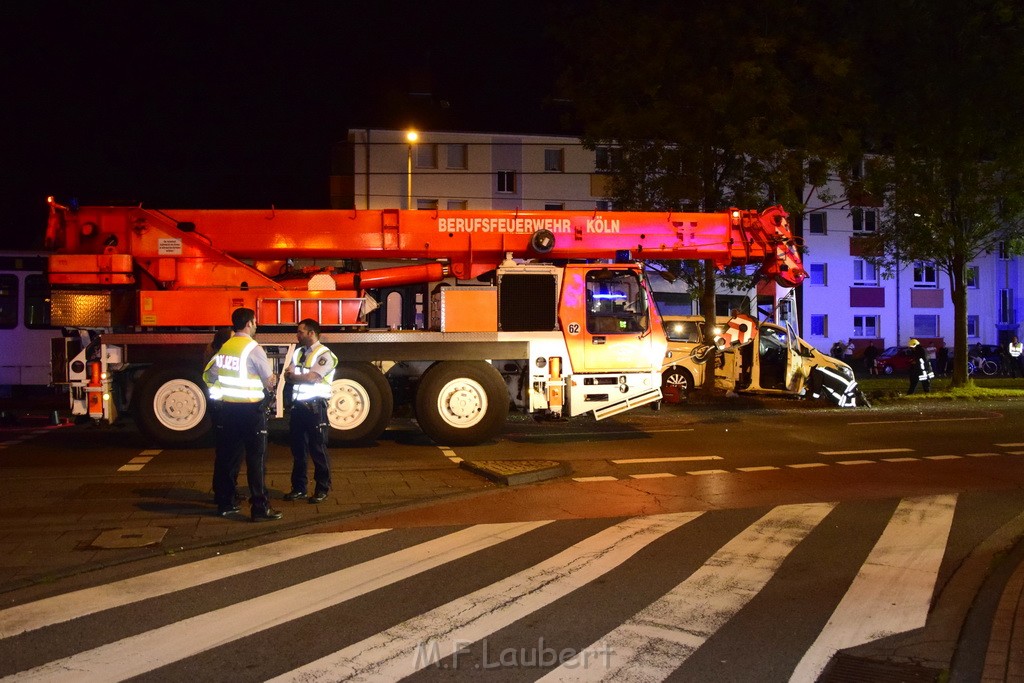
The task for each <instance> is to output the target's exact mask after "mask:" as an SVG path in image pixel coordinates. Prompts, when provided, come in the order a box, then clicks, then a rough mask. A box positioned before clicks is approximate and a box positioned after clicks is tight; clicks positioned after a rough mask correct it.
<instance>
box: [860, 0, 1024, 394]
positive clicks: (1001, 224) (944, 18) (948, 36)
mask: <svg viewBox="0 0 1024 683" xmlns="http://www.w3.org/2000/svg"><path fill="white" fill-rule="evenodd" d="M865 9H866V10H868V11H867V12H866V13H865V14H866V16H869V17H871V18H872V19H873V20H874V21H871V22H870V25H864V26H862V27H861V30H862V31H863V33H862V36H863V40H864V41H867V40H868V38H870V40H871V41H872V44H873V45H874V50H873V52H872V53H870V54H871V55H872V56H871V58H869V59H866V60H865V62H864V63H863V65H862V66H863V69H864V70H863V75H862V79H863V80H862V83H863V84H864V85H865V87H866V91H867V93H868V95H869V97H870V99H871V100H873V101H874V102H875V103H876V106H875V108H874V110H873V112H872V113H871V114H870V116H867V117H866V118H865V124H866V125H865V128H864V131H863V132H864V135H863V136H862V140H863V141H865V146H864V150H865V151H867V152H874V153H875V154H876V156H873V157H870V156H869V160H868V163H867V164H866V171H865V176H864V180H863V181H859V180H851V179H847V182H846V185H847V189H848V192H847V194H848V195H850V196H857V195H864V193H865V192H866V193H867V194H868V195H873V196H874V197H876V198H877V199H879V200H881V204H882V207H883V211H882V220H881V221H880V225H879V228H878V230H877V232H876V234H875V235H874V236H873V237H872V238H871V240H870V241H871V243H872V244H870V245H869V246H870V248H871V249H872V250H873V252H874V253H875V254H876V255H877V256H876V260H877V262H878V263H879V264H880V265H881V266H883V268H884V269H885V270H886V271H887V272H890V273H891V272H892V271H893V270H894V269H897V268H904V267H906V266H907V264H910V263H913V262H930V263H934V264H935V266H936V267H937V268H939V269H941V270H942V271H943V272H945V273H946V274H947V275H948V276H949V282H950V297H951V299H952V303H953V309H954V350H955V354H954V365H953V381H952V384H953V386H954V387H960V386H964V385H966V384H967V383H968V382H969V378H968V375H967V353H966V352H967V267H968V265H969V264H970V262H971V261H972V260H973V259H975V258H976V257H978V256H979V255H981V254H984V253H991V252H993V251H994V250H996V249H998V248H1000V246H1001V243H1002V246H1003V247H1004V248H1006V246H1008V245H1009V246H1011V248H1012V246H1013V245H1018V246H1019V241H1020V238H1021V236H1022V235H1024V127H1022V126H1021V124H1020V122H1021V120H1022V116H1024V98H1022V97H1021V94H1020V93H1021V92H1024V10H1021V9H1020V8H1019V6H1018V4H1017V3H1014V2H1010V1H1006V0H981V1H978V2H971V3H963V2H952V1H950V0H939V1H935V2H933V1H930V0H929V1H923V0H922V1H918V0H887V1H886V2H884V3H883V2H878V3H877V6H875V7H873V8H870V7H868V8H865ZM865 44H866V42H865ZM1018 250H1019V249H1018Z"/></svg>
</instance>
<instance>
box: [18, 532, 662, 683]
mask: <svg viewBox="0 0 1024 683" xmlns="http://www.w3.org/2000/svg"><path fill="white" fill-rule="evenodd" d="M545 524H550V520H548V521H541V522H513V523H507V524H479V525H476V526H472V527H469V528H466V529H462V530H461V531H456V532H454V533H451V534H447V535H445V536H442V537H441V538H437V539H434V540H432V541H426V542H424V543H420V544H418V545H415V546H412V547H411V548H405V549H403V550H399V551H397V552H393V553H390V554H388V555H385V556H383V557H378V558H375V559H373V560H369V561H367V562H363V563H361V564H357V565H354V566H351V567H346V568H345V569H341V570H338V571H335V572H331V573H329V574H324V575H323V576H319V577H317V578H315V579H311V580H309V581H304V582H302V583H298V584H295V585H293V586H289V587H287V588H282V589H280V590H276V591H274V592H272V593H267V594H266V595H261V596H258V597H255V598H251V599H249V600H244V601H242V602H239V603H235V604H233V605H229V606H227V607H222V608H220V609H216V610H213V611H212V612H205V613H203V614H197V615H196V616H194V617H190V618H188V619H184V620H182V621H179V622H175V623H172V624H168V625H166V626H162V627H159V628H155V629H152V630H150V631H146V632H144V633H139V634H137V635H134V636H129V637H127V638H123V639H121V640H118V641H114V642H112V643H108V644H106V645H101V646H99V647H96V648H93V649H91V650H86V651H83V652H80V653H78V654H75V655H71V656H69V657H64V658H62V659H58V660H55V661H52V662H48V663H46V664H43V665H40V666H37V667H35V668H33V669H30V670H28V671H24V672H19V673H18V674H17V677H18V678H19V679H21V680H28V679H32V678H34V679H36V680H58V679H61V678H62V679H64V680H69V681H71V680H74V681H81V680H108V681H110V680H124V679H127V678H131V677H133V676H138V675H141V674H144V673H146V672H149V671H153V670H155V669H157V668H159V667H162V666H166V665H168V664H171V663H173V662H178V661H182V660H184V659H187V658H188V657H192V656H194V655H196V654H199V653H201V652H206V651H207V650H210V649H212V648H214V647H219V646H221V645H226V644H227V643H232V642H235V641H237V640H239V639H240V638H244V637H246V636H249V635H252V634H255V633H260V632H262V631H265V630H267V629H270V628H273V627H275V626H279V625H281V624H286V623H288V622H290V621H293V620H295V619H300V618H302V617H305V616H308V615H310V614H315V613H317V612H319V611H321V610H325V609H328V608H330V607H333V606H335V605H340V604H342V603H344V602H346V601H348V600H352V599H354V598H357V597H359V596H361V595H366V594H367V593H370V592H372V591H375V590H379V589H381V588H383V587H385V586H389V585H392V584H394V583H397V582H399V581H402V580H404V579H407V578H409V577H412V576H416V575H417V574H421V573H423V572H425V571H429V570H431V569H436V568H437V567H440V566H443V565H445V564H447V563H449V562H453V561H455V560H458V559H460V558H463V557H466V556H468V555H471V554H473V553H476V552H479V551H481V550H484V549H486V548H490V547H493V546H496V545H498V544H500V543H503V542H505V541H507V540H509V539H512V538H516V537H518V536H521V535H523V534H525V533H527V532H530V531H533V530H534V529H538V528H540V527H542V526H544V525H545ZM623 524H625V523H623ZM649 526H654V525H653V524H650V525H649ZM632 533H633V535H634V536H639V535H641V534H638V533H637V532H636V530H635V529H634V530H633V531H632ZM651 540H654V539H653V538H652V539H651ZM531 587H533V586H531ZM255 615H258V617H257V616H255ZM410 659H411V658H409V657H406V658H405V660H410ZM335 680H336V679H335Z"/></svg>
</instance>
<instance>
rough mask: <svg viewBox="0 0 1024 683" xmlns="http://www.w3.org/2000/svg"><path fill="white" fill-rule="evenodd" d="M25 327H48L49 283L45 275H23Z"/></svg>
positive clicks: (36, 328) (40, 328)
mask: <svg viewBox="0 0 1024 683" xmlns="http://www.w3.org/2000/svg"><path fill="white" fill-rule="evenodd" d="M25 327H27V328H29V329H32V330H42V329H47V328H49V327H50V283H49V281H48V280H47V279H46V276H45V275H40V274H38V273H37V274H34V275H28V276H26V277H25Z"/></svg>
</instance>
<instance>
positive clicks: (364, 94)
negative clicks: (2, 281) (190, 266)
mask: <svg viewBox="0 0 1024 683" xmlns="http://www.w3.org/2000/svg"><path fill="white" fill-rule="evenodd" d="M354 4H356V3H353V2H345V3H341V2H328V1H326V0H325V1H322V2H279V3H270V2H245V3H241V2H222V1H220V0H209V1H207V2H183V1H174V2H148V1H146V0H141V1H140V0H136V1H135V2H80V3H71V2H66V3H60V2H44V1H33V0H14V1H13V2H10V3H5V6H4V8H3V9H0V24H2V28H0V70H2V71H0V87H2V90H0V92H2V96H3V103H2V104H0V117H2V120H3V122H4V123H5V125H4V135H3V138H2V140H0V141H2V148H0V168H2V172H3V175H2V177H0V199H2V201H3V204H2V206H0V235H3V237H4V242H5V246H6V248H34V247H38V246H39V245H40V243H41V238H42V234H43V232H44V229H45V219H46V209H45V198H46V196H47V195H48V194H54V195H55V196H57V198H58V200H61V201H68V200H70V199H72V198H77V199H79V200H80V201H81V202H82V203H83V204H86V203H106V202H115V201H133V202H144V203H145V204H147V205H150V206H157V207H159V206H164V207H173V206H190V207H197V208H199V207H211V208H213V207H218V208H248V207H256V206H267V205H270V204H275V205H276V206H278V207H283V208H321V207H326V206H327V201H328V198H327V175H328V173H329V172H330V163H329V162H330V156H329V155H330V148H331V145H332V143H334V142H335V141H338V140H342V139H344V138H345V135H346V131H347V129H348V128H351V127H366V126H369V127H407V126H411V125H415V126H417V127H419V128H420V129H424V130H427V129H430V128H435V129H450V130H486V131H495V132H522V133H545V132H569V131H566V130H564V129H561V128H559V126H558V123H557V122H558V118H557V115H556V114H557V113H556V112H555V110H554V109H553V108H552V107H551V106H550V105H548V104H545V100H546V99H547V98H549V97H550V96H551V95H552V94H553V83H554V81H555V78H556V76H557V69H558V67H557V64H556V59H555V57H554V54H555V52H556V50H555V47H556V45H555V43H554V38H553V37H552V34H551V33H550V30H556V31H557V30H566V26H565V24H566V23H567V22H571V15H562V16H561V17H551V16H548V14H547V13H548V12H550V11H562V12H564V11H565V3H562V4H561V5H560V6H559V8H551V7H550V6H551V5H552V4H555V3H550V2H541V1H539V0H537V1H533V0H528V1H527V2H522V1H520V2H517V3H512V4H509V3H500V4H499V3H488V2H486V1H485V0H476V1H475V2H471V1H466V0H462V1H454V2H427V1H423V2H394V1H390V2H389V1H384V0H381V1H378V2H377V3H358V4H360V5H362V4H365V5H373V6H372V7H363V8H361V9H360V8H355V7H353V6H352V5H354ZM421 91H429V92H431V93H432V97H430V98H427V99H423V98H419V99H417V100H416V101H413V100H411V99H410V97H409V93H410V92H421ZM571 132H576V131H571Z"/></svg>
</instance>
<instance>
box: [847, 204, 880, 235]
mask: <svg viewBox="0 0 1024 683" xmlns="http://www.w3.org/2000/svg"><path fill="white" fill-rule="evenodd" d="M850 214H851V215H852V216H853V231H854V232H874V231H875V228H876V227H877V225H878V212H877V211H875V210H874V209H862V208H860V207H855V208H853V209H851V210H850Z"/></svg>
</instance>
